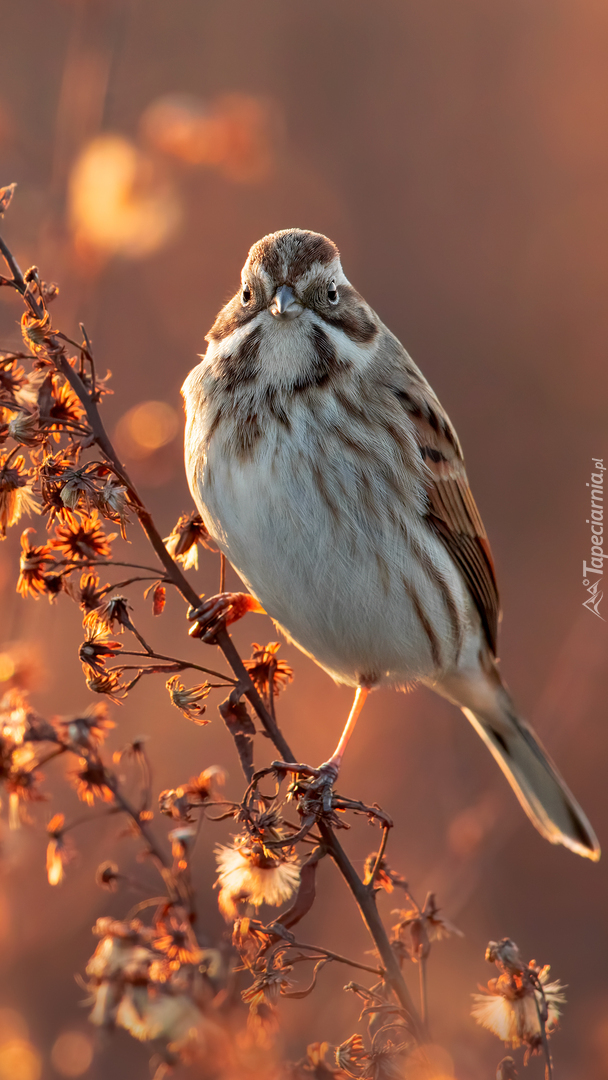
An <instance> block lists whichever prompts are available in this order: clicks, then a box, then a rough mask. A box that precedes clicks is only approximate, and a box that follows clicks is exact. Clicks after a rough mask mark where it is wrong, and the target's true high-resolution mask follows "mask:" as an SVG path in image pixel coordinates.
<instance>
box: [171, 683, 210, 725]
mask: <svg viewBox="0 0 608 1080" xmlns="http://www.w3.org/2000/svg"><path fill="white" fill-rule="evenodd" d="M166 686H167V690H168V691H169V694H170V696H171V704H172V705H175V708H176V709H179V710H180V712H182V713H183V714H184V716H187V717H188V719H189V720H194V723H195V724H208V723H209V721H208V720H203V719H202V717H203V713H204V712H205V709H206V706H205V705H199V704H198V703H199V701H202V700H204V698H206V697H207V696H208V694H209V691H210V690H211V686H210V685H209V683H208V682H204V683H199V684H198V686H192V687H191V688H190V689H189V690H186V688H185V686H184V684H183V683H181V682H180V681H179V675H173V676H172V677H171V678H170V679H169V680H168V681H167V684H166Z"/></svg>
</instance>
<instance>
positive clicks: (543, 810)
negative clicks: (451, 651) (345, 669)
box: [437, 672, 600, 862]
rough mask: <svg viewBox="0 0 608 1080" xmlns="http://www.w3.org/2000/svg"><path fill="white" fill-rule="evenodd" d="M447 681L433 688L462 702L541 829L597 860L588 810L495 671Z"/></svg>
mask: <svg viewBox="0 0 608 1080" xmlns="http://www.w3.org/2000/svg"><path fill="white" fill-rule="evenodd" d="M494 674H496V679H494V677H493V676H494ZM450 684H451V685H450ZM450 684H448V685H445V686H444V687H441V688H440V687H437V689H438V690H440V692H443V693H445V696H447V697H449V698H450V699H451V700H452V701H454V702H455V704H457V705H460V707H461V709H462V711H463V712H464V714H465V716H466V717H467V719H468V720H470V721H471V723H472V725H473V727H474V728H475V730H476V731H477V733H478V734H479V735H481V738H482V739H483V741H484V742H485V744H486V746H487V747H488V749H489V750H490V752H491V754H492V755H493V757H494V758H495V759H496V761H497V762H498V764H499V765H500V768H501V769H502V771H503V773H504V774H505V776H506V778H507V780H508V781H509V783H510V785H511V787H512V788H513V791H514V792H515V794H516V795H517V798H518V799H519V801H520V803H521V805H522V806H523V808H524V810H525V811H526V814H527V815H528V817H529V818H530V820H531V822H532V824H533V825H535V826H536V828H537V829H538V831H539V833H541V834H542V836H544V837H545V838H546V839H547V840H548V841H549V842H550V843H551V844H563V845H564V846H565V847H567V848H570V850H571V851H575V852H576V853H577V854H578V855H583V856H585V857H586V858H588V859H593V861H594V862H597V860H598V859H599V857H600V846H599V843H598V840H597V837H596V835H595V833H594V831H593V829H592V828H591V825H590V824H589V821H588V820H587V817H586V815H585V814H584V813H583V811H582V810H581V807H580V806H579V804H578V803H577V801H576V799H575V798H574V796H573V795H572V792H571V791H570V789H569V788H568V786H567V785H566V783H565V781H564V780H563V779H562V777H561V776H560V774H559V772H558V770H557V768H556V766H555V765H554V764H553V762H552V760H551V758H550V757H549V755H548V754H547V751H546V750H545V749H544V747H543V746H542V744H541V742H540V740H539V739H538V737H537V736H536V735H535V734H534V732H533V731H532V729H531V728H530V727H529V726H528V724H526V722H525V721H524V720H521V719H520V718H519V717H518V716H517V713H516V710H515V707H514V705H513V702H512V700H511V698H510V696H509V694H508V692H507V690H506V689H505V687H504V686H503V685H502V683H501V682H500V681H499V679H498V674H497V673H494V672H493V673H492V676H491V677H489V678H487V679H484V680H483V685H481V681H479V682H478V681H477V680H475V683H472V682H469V681H468V680H466V681H465V680H462V679H460V678H458V679H456V680H454V681H452V680H450Z"/></svg>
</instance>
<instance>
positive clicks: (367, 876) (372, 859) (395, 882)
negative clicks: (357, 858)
mask: <svg viewBox="0 0 608 1080" xmlns="http://www.w3.org/2000/svg"><path fill="white" fill-rule="evenodd" d="M377 858H378V852H377V851H372V852H370V854H369V855H368V856H367V858H366V860H365V865H364V867H363V884H364V885H369V883H370V881H371V880H372V874H373V872H374V867H375V865H376V860H377ZM395 886H397V887H398V888H401V889H407V881H406V880H405V878H404V877H402V876H401V874H398V873H397V872H396V871H395V870H391V868H390V866H389V865H388V863H387V861H386V859H385V858H382V859H381V860H380V866H379V867H378V869H377V871H376V876H375V877H374V888H376V889H384V890H385V892H387V893H392V891H393V889H394V888H395Z"/></svg>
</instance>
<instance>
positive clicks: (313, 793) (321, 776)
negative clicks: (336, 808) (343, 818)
mask: <svg viewBox="0 0 608 1080" xmlns="http://www.w3.org/2000/svg"><path fill="white" fill-rule="evenodd" d="M316 772H317V775H316V777H315V779H314V780H312V781H311V782H310V784H309V785H308V791H307V793H306V797H307V799H311V797H312V799H313V800H314V801H318V802H320V803H321V807H322V810H323V813H324V814H331V811H332V805H333V794H334V784H335V782H336V780H337V779H338V769H337V767H336V765H334V764H333V762H331V761H325V762H324V763H323V764H322V765H319V768H318V769H317V770H316Z"/></svg>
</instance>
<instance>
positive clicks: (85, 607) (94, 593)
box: [76, 570, 107, 614]
mask: <svg viewBox="0 0 608 1080" xmlns="http://www.w3.org/2000/svg"><path fill="white" fill-rule="evenodd" d="M99 585H100V582H99V576H98V575H97V574H96V573H95V571H94V570H93V571H91V570H87V571H86V572H85V573H84V574H82V575H81V578H80V586H79V588H78V592H77V597H76V598H77V600H78V603H79V605H80V607H81V609H82V611H84V612H85V613H86V614H88V613H89V612H91V611H95V610H96V609H97V608H98V607H99V606H100V605H101V604H102V602H103V598H104V596H105V594H106V590H107V586H105V587H104V588H103V589H100V587H99Z"/></svg>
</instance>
